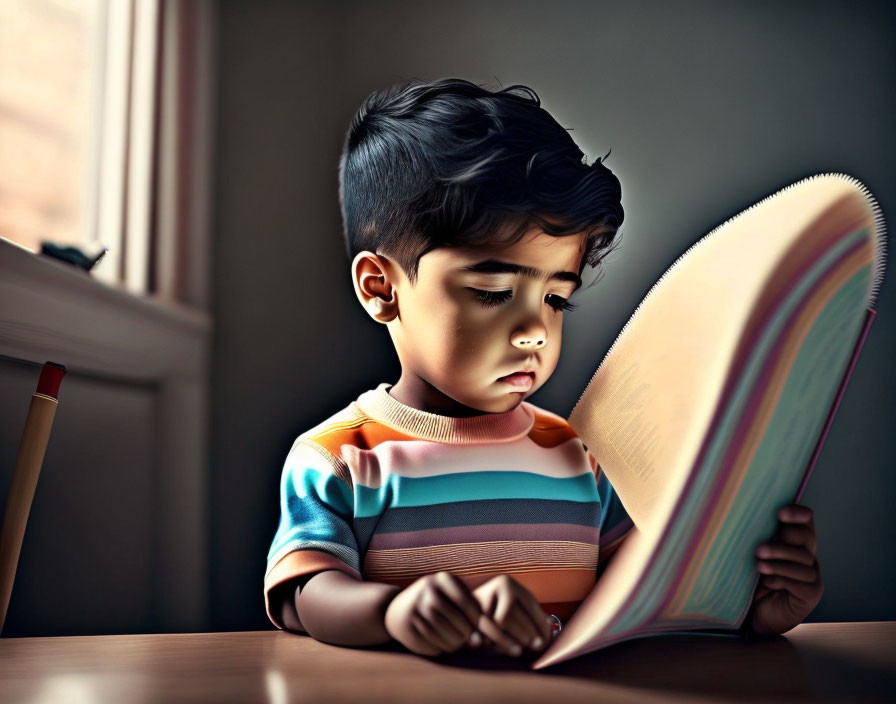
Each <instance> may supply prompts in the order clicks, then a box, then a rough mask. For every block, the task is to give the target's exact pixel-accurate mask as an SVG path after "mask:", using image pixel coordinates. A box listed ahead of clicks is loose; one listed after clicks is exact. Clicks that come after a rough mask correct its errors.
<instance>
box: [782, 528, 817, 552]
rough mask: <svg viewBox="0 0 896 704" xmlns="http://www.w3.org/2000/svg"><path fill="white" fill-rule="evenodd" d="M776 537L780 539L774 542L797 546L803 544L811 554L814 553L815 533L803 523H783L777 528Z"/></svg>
mask: <svg viewBox="0 0 896 704" xmlns="http://www.w3.org/2000/svg"><path fill="white" fill-rule="evenodd" d="M778 537H779V538H780V540H778V541H776V542H782V543H787V544H788V545H795V546H797V547H801V546H805V547H806V549H808V550H809V551H810V552H811V553H812V554H813V555H814V554H815V545H814V543H815V534H814V533H813V532H812V531H811V530H810V529H809V528H807V527H806V526H804V525H796V524H793V523H785V524H783V525H782V526H781V527H780V529H779V530H778Z"/></svg>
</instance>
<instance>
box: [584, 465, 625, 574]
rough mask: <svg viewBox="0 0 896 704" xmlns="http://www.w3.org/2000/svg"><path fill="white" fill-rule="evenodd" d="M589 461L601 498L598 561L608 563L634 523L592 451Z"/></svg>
mask: <svg viewBox="0 0 896 704" xmlns="http://www.w3.org/2000/svg"><path fill="white" fill-rule="evenodd" d="M588 460H589V461H590V462H591V469H592V470H593V471H594V476H595V478H596V480H597V495H598V496H599V497H600V506H601V513H600V539H599V543H598V545H599V546H600V548H599V553H598V560H599V561H600V562H606V561H607V560H609V558H610V556H611V555H612V554H613V553H614V552H615V551H616V549H617V548H618V547H619V545H620V544H622V541H623V539H624V538H625V536H627V535H628V534H629V533H630V532H631V530H632V528H634V523H633V522H632V519H631V518H630V517H629V515H628V512H627V511H626V510H625V506H623V505H622V501H620V500H619V495H618V494H617V493H616V490H615V489H614V488H613V485H612V484H610V480H609V479H607V475H606V474H604V473H603V471H601V468H600V465H599V464H598V462H597V460H596V459H595V457H594V455H592V454H591V451H590V450H589V451H588Z"/></svg>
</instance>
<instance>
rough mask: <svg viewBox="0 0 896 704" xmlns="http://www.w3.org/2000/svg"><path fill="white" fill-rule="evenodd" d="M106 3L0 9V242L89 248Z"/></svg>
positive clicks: (16, 3) (39, 1)
mask: <svg viewBox="0 0 896 704" xmlns="http://www.w3.org/2000/svg"><path fill="white" fill-rule="evenodd" d="M104 4H105V0H5V1H4V2H2V3H0V235H2V236H3V237H6V238H7V239H11V240H13V241H14V242H18V243H19V244H21V245H24V246H25V247H28V248H29V249H32V250H34V251H40V241H41V240H43V239H49V240H52V241H54V242H58V243H61V244H73V245H82V244H85V243H87V242H89V241H91V240H92V239H93V230H94V227H95V225H94V221H95V212H94V203H93V201H94V200H95V193H94V191H95V179H96V175H95V173H96V163H95V161H96V159H95V156H96V154H97V147H96V143H95V142H96V139H97V135H96V134H95V133H93V132H92V126H93V125H95V124H96V122H97V119H98V116H99V98H100V95H101V87H102V85H101V84H102V81H101V61H100V56H101V49H102V46H101V43H100V25H101V23H102V21H103V15H104V12H105V7H104Z"/></svg>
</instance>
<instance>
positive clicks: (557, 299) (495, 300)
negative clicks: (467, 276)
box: [467, 287, 577, 311]
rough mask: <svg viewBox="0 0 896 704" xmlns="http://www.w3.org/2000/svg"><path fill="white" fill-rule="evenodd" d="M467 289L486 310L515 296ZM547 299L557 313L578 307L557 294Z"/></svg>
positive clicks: (501, 292) (549, 295)
mask: <svg viewBox="0 0 896 704" xmlns="http://www.w3.org/2000/svg"><path fill="white" fill-rule="evenodd" d="M467 288H469V289H470V290H471V291H472V292H473V293H474V294H475V295H476V298H477V299H479V302H480V303H481V304H482V305H483V306H485V307H486V308H492V307H494V306H499V305H501V304H502V303H506V302H507V301H509V300H510V299H511V297H512V296H513V291H510V290H505V291H483V290H482V289H479V288H471V287H467ZM547 299H548V300H547V301H546V302H547V304H548V305H549V306H550V307H551V308H553V309H554V310H555V311H556V310H572V309H573V308H575V307H576V305H577V304H576V303H570V302H569V300H568V299H566V298H563V297H562V296H558V295H557V294H555V293H550V294H548V296H547Z"/></svg>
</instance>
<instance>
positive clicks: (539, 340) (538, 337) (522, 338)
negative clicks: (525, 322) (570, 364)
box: [511, 333, 545, 350]
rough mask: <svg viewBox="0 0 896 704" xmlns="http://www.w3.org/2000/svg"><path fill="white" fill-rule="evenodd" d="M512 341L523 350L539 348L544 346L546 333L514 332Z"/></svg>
mask: <svg viewBox="0 0 896 704" xmlns="http://www.w3.org/2000/svg"><path fill="white" fill-rule="evenodd" d="M511 342H512V343H513V344H514V346H516V347H519V348H520V349H523V350H530V349H538V348H540V347H544V343H545V335H544V334H543V333H534V334H533V333H528V334H527V333H514V334H513V338H512V339H511Z"/></svg>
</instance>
